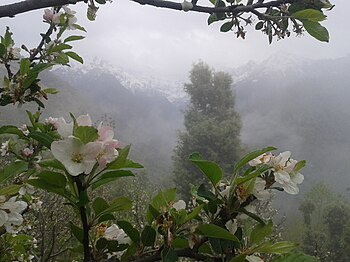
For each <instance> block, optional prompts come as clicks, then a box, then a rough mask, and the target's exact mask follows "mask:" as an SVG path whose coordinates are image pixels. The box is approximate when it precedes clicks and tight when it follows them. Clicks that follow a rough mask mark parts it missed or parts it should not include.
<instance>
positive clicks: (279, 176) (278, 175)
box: [274, 170, 291, 184]
mask: <svg viewBox="0 0 350 262" xmlns="http://www.w3.org/2000/svg"><path fill="white" fill-rule="evenodd" d="M274 175H275V181H276V182H277V183H280V184H284V183H287V182H289V181H291V180H290V176H289V174H288V173H287V172H286V171H284V170H280V171H278V172H275V173H274Z"/></svg>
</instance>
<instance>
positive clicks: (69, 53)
mask: <svg viewBox="0 0 350 262" xmlns="http://www.w3.org/2000/svg"><path fill="white" fill-rule="evenodd" d="M65 54H66V55H67V56H69V57H70V58H72V59H74V60H75V61H78V62H79V63H81V64H84V60H83V58H82V57H81V56H79V55H78V54H77V53H75V52H71V51H69V52H66V53H65Z"/></svg>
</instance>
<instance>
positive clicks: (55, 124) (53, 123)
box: [45, 116, 58, 130]
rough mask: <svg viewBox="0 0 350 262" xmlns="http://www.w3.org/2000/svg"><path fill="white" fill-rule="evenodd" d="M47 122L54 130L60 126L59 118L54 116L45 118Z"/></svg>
mask: <svg viewBox="0 0 350 262" xmlns="http://www.w3.org/2000/svg"><path fill="white" fill-rule="evenodd" d="M45 123H46V124H47V125H51V126H52V127H53V129H54V130H57V128H58V118H53V117H51V116H50V117H49V118H47V119H45Z"/></svg>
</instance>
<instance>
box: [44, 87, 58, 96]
mask: <svg viewBox="0 0 350 262" xmlns="http://www.w3.org/2000/svg"><path fill="white" fill-rule="evenodd" d="M43 92H45V93H46V94H51V95H55V94H58V93H59V91H58V90H57V89H55V88H45V89H43Z"/></svg>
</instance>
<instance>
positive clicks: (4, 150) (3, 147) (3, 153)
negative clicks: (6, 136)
mask: <svg viewBox="0 0 350 262" xmlns="http://www.w3.org/2000/svg"><path fill="white" fill-rule="evenodd" d="M9 143H10V140H7V141H6V142H4V143H2V144H1V148H0V152H1V156H6V155H7V153H8V150H9V147H10V145H9Z"/></svg>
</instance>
